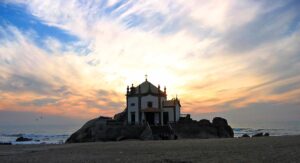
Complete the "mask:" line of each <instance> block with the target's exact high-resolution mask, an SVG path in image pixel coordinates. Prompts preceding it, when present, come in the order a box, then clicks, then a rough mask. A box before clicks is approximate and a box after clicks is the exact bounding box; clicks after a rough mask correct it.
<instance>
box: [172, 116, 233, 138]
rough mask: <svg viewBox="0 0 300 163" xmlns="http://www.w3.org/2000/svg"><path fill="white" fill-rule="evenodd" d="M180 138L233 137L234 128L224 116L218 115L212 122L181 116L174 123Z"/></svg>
mask: <svg viewBox="0 0 300 163" xmlns="http://www.w3.org/2000/svg"><path fill="white" fill-rule="evenodd" d="M172 128H173V129H174V132H175V134H176V135H177V136H178V137H179V138H201V139H208V138H233V136H234V134H233V130H232V128H231V127H230V126H229V125H228V124H227V120H226V119H224V118H220V117H216V118H214V119H213V122H212V123H211V122H210V121H209V120H206V119H202V120H200V121H198V122H197V121H195V120H192V119H191V118H190V117H187V118H186V119H185V118H181V119H180V120H179V121H178V122H177V123H176V124H173V125H172Z"/></svg>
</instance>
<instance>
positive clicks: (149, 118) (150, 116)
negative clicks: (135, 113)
mask: <svg viewBox="0 0 300 163" xmlns="http://www.w3.org/2000/svg"><path fill="white" fill-rule="evenodd" d="M145 117H146V121H147V122H148V123H149V125H154V113H145Z"/></svg>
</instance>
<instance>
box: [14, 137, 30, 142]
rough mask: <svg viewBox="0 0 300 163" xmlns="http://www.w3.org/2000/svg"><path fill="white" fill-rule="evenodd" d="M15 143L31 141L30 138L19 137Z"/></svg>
mask: <svg viewBox="0 0 300 163" xmlns="http://www.w3.org/2000/svg"><path fill="white" fill-rule="evenodd" d="M16 141H17V142H22V141H32V139H30V138H24V137H23V136H20V137H18V138H17V139H16Z"/></svg>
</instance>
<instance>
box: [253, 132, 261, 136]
mask: <svg viewBox="0 0 300 163" xmlns="http://www.w3.org/2000/svg"><path fill="white" fill-rule="evenodd" d="M262 136H264V135H263V133H262V132H259V133H257V134H254V135H253V136H252V137H262Z"/></svg>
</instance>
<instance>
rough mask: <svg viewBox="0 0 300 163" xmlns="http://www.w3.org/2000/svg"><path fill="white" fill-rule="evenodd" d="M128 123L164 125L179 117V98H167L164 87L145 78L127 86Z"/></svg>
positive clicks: (175, 120) (173, 121)
mask: <svg viewBox="0 0 300 163" xmlns="http://www.w3.org/2000/svg"><path fill="white" fill-rule="evenodd" d="M126 107H127V122H128V124H144V123H146V122H148V123H149V125H166V124H168V123H175V122H177V121H178V120H179V118H180V107H181V105H180V100H179V99H178V98H177V97H176V98H174V99H171V100H167V91H166V87H164V90H163V91H162V90H160V86H159V85H158V86H157V87H156V86H154V85H153V84H152V83H150V82H149V81H148V80H147V78H146V80H145V81H144V82H143V83H141V84H140V85H138V86H136V87H135V86H133V84H132V86H131V87H130V88H129V86H127V93H126Z"/></svg>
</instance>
